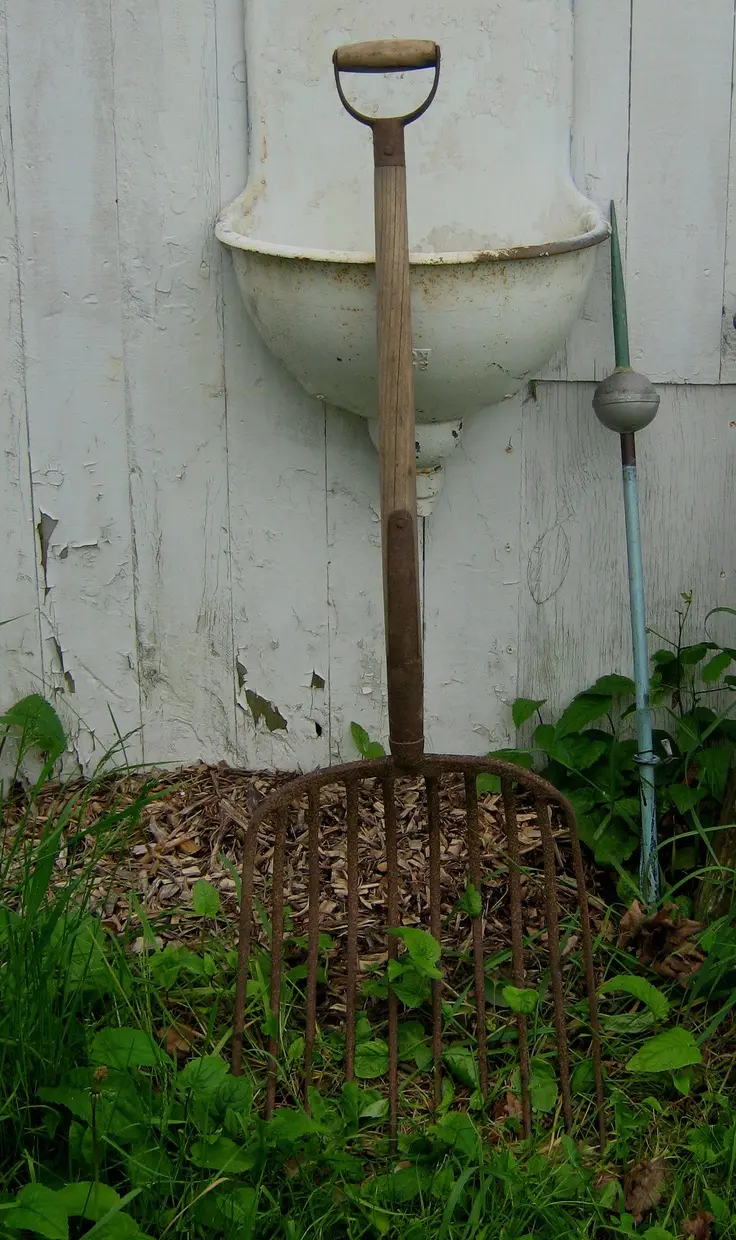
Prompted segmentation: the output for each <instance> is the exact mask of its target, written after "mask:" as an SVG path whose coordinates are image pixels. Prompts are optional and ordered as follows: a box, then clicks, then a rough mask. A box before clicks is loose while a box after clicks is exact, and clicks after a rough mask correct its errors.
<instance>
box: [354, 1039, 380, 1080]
mask: <svg viewBox="0 0 736 1240" xmlns="http://www.w3.org/2000/svg"><path fill="white" fill-rule="evenodd" d="M386 1072H388V1046H387V1045H386V1043H385V1042H384V1041H383V1038H372V1039H371V1041H370V1042H361V1043H360V1045H359V1046H356V1048H355V1075H356V1076H357V1077H358V1079H359V1080H361V1081H370V1080H372V1079H373V1078H374V1077H376V1076H383V1075H384V1074H385V1073H386Z"/></svg>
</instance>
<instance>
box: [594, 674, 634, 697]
mask: <svg viewBox="0 0 736 1240" xmlns="http://www.w3.org/2000/svg"><path fill="white" fill-rule="evenodd" d="M586 692H587V693H594V694H597V695H598V696H599V697H620V696H621V695H622V694H623V693H630V694H631V693H635V692H636V685H635V684H634V682H633V680H632V679H631V677H630V676H619V675H618V674H617V673H614V674H613V675H611V676H599V677H598V679H597V680H596V682H595V684H594V685H591V686H590V688H589V689H587V690H586Z"/></svg>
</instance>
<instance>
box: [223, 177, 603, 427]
mask: <svg viewBox="0 0 736 1240" xmlns="http://www.w3.org/2000/svg"><path fill="white" fill-rule="evenodd" d="M244 198H245V195H241V197H240V198H238V199H236V200H235V202H234V203H232V204H231V205H230V206H229V207H227V208H226V210H225V211H224V212H223V213H222V215H221V217H220V219H219V220H218V222H217V227H216V233H217V236H218V238H219V240H220V241H221V242H222V243H223V244H224V245H226V246H229V247H230V249H231V250H232V255H233V260H234V263H235V270H236V273H237V279H238V284H239V286H240V291H241V293H242V296H243V301H244V302H245V306H246V309H247V310H248V313H249V315H250V317H251V319H252V320H253V322H254V324H255V326H256V328H257V329H258V331H259V333H260V334H261V336H262V337H263V340H264V342H265V344H266V345H267V346H268V348H269V349H270V350H271V352H272V353H274V354H275V355H276V357H278V358H280V360H281V361H282V362H283V364H284V366H285V367H286V369H287V370H288V371H289V373H290V374H292V375H293V376H294V378H295V379H297V380H298V381H299V383H300V384H301V385H302V387H304V388H305V389H306V391H307V392H309V393H310V394H311V395H312V396H316V397H317V398H318V399H320V400H325V401H327V402H329V404H331V405H337V406H338V407H339V408H341V409H347V410H350V412H351V413H357V414H360V415H361V416H362V417H366V418H375V417H376V294H375V280H374V260H373V255H372V254H371V253H369V252H361V251H341V250H308V249H305V250H300V249H297V248H296V247H293V246H279V245H274V244H272V243H270V242H263V241H259V240H258V239H257V238H255V237H252V236H249V235H248V233H247V232H246V231H244V215H245V213H244V207H243V200H244ZM579 223H580V231H579V232H578V233H577V234H576V235H574V236H571V237H569V238H567V239H564V240H561V241H551V242H549V243H548V244H541V245H540V244H537V245H530V246H517V247H515V248H513V249H497V250H469V251H457V252H448V253H412V255H411V296H412V303H411V309H412V329H413V337H414V366H415V376H414V384H415V403H416V420H417V423H420V424H421V423H424V422H448V421H450V420H457V419H463V418H466V417H468V416H469V415H470V414H473V413H476V412H478V411H479V410H481V409H486V408H488V406H491V405H495V404H497V403H498V402H499V401H501V400H504V399H507V398H508V397H510V396H514V395H515V393H516V392H518V390H519V388H521V387H522V386H523V384H524V383H525V382H526V381H527V380H528V379H529V378H530V377H531V376H532V375H534V374H535V373H537V372H538V371H539V369H540V368H541V367H542V366H543V365H544V364H545V363H546V362H547V361H548V360H549V359H550V357H552V355H553V354H554V353H556V351H557V350H558V349H559V347H560V346H561V345H562V343H563V341H564V339H565V337H566V336H567V334H568V332H569V330H570V328H571V327H572V325H573V323H574V322H575V320H576V319H577V318H578V316H579V314H580V311H581V309H582V305H583V302H584V300H585V296H586V293H587V290H588V286H589V283H590V279H591V276H592V272H593V263H594V252H595V251H594V248H595V246H596V245H598V244H599V242H601V241H603V240H604V239H605V238H606V237H608V235H609V229H608V223H607V221H606V220H605V218H604V217H603V215H602V214H601V212H600V211H599V210H598V208H596V207H595V206H594V205H593V204H592V203H587V202H586V203H585V210H584V211H581V215H580V221H579Z"/></svg>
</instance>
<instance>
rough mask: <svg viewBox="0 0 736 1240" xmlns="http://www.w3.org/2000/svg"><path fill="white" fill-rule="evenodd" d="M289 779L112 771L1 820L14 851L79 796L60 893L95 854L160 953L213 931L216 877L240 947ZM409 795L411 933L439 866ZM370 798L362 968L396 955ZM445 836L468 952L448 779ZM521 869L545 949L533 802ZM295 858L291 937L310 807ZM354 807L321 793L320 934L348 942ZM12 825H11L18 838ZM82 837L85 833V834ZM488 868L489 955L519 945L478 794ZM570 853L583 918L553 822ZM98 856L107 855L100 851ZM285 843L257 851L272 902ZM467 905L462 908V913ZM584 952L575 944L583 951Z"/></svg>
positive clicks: (379, 826)
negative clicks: (113, 838)
mask: <svg viewBox="0 0 736 1240" xmlns="http://www.w3.org/2000/svg"><path fill="white" fill-rule="evenodd" d="M287 778H288V777H287V776H285V775H278V774H273V773H257V772H256V773H254V772H248V771H242V770H237V769H233V768H231V767H227V766H226V765H224V764H220V765H217V766H208V765H205V764H198V765H195V766H191V767H187V768H184V769H178V770H175V771H170V772H161V773H158V772H157V773H154V774H152V773H151V772H148V773H147V774H143V775H133V774H126V775H116V776H110V777H108V778H106V779H104V780H102V781H97V782H96V783H94V784H87V785H83V784H81V783H78V784H67V785H65V786H64V787H59V786H55V787H53V786H50V787H48V788H46V789H44V790H43V792H42V793H41V794H40V795H39V796H38V797H37V798H36V800H35V802H34V804H33V805H32V807H31V808H30V810H28V809H27V807H26V806H24V804H23V802H22V800H20V799H19V800H17V801H16V802H12V801H11V802H10V803H6V806H5V810H4V816H3V825H4V828H5V835H4V843H3V841H0V846H4V847H6V848H8V847H9V846H10V841H11V839H12V833H13V827H14V825H15V826H17V825H18V824H19V823H20V822H21V821H22V820H23V818H24V814H25V816H26V817H25V828H24V829H25V830H26V831H32V832H33V833H40V832H41V830H42V829H43V827H44V824H45V823H48V822H49V821H52V820H53V819H54V818H55V817H56V816H58V814H59V812H60V809H61V807H62V806H63V805H64V804H67V803H68V802H69V800H70V798H74V799H75V805H76V806H77V808H75V811H74V813H73V814H72V815H71V818H70V825H69V828H68V829H67V831H66V832H65V843H64V846H63V847H62V849H61V851H60V854H59V858H58V862H57V866H56V872H55V875H54V882H55V884H56V885H59V886H61V885H64V884H65V883H67V882H70V881H73V880H74V878H75V876H78V875H79V874H81V873H82V872H84V871H85V870H86V869H87V868H88V867H89V862H90V859H91V858H93V859H94V865H93V878H92V891H91V907H92V909H93V910H94V911H96V912H98V913H99V915H100V916H101V917H102V919H103V921H104V924H105V925H106V926H107V927H108V928H109V929H110V930H111V931H112V932H113V933H115V934H123V933H124V932H126V933H128V934H130V932H131V930H133V932H134V945H136V944H137V946H138V948H139V950H143V946H144V940H143V937H142V936H139V937H138V938H137V939H136V938H135V931H136V928H140V918H139V916H138V913H137V911H136V902H139V903H140V907H141V908H142V909H144V910H145V913H146V914H147V916H148V918H149V919H150V921H151V924H152V926H153V927H154V929H155V932H156V935H157V939H158V941H159V942H160V944H162V945H163V944H165V943H168V942H187V941H194V940H195V939H197V938H198V937H199V935H200V933H201V922H200V921H199V919H197V918H195V917H194V915H193V911H192V888H193V886H194V884H195V883H196V882H197V880H198V879H201V878H205V879H207V880H208V881H209V882H210V883H212V884H213V886H214V887H215V888H216V889H217V891H218V892H219V895H220V899H221V905H222V911H221V914H220V917H219V920H218V933H220V934H221V935H222V936H223V938H224V939H225V940H226V941H227V943H228V945H231V944H234V942H235V938H236V920H237V897H236V877H235V874H234V872H233V867H235V869H236V870H237V871H239V869H240V861H241V851H242V844H243V839H244V835H245V832H246V831H247V830H248V826H249V822H250V815H251V807H252V805H253V804H254V803H257V801H259V800H260V798H261V797H263V796H265V795H267V794H268V793H269V792H271V791H272V790H274V789H275V788H277V787H279V786H282V785H283V784H284V782H285V781H286V780H287ZM401 784H402V788H401V796H400V797H399V799H398V804H397V811H398V814H399V821H398V850H399V871H400V883H399V888H400V915H401V921H402V923H403V924H405V925H415V926H416V925H421V926H424V928H428V925H429V916H428V884H429V858H428V847H427V832H426V816H425V812H424V808H423V799H422V790H421V784H420V781H419V780H416V781H411V780H402V781H401ZM144 787H147V789H148V796H147V797H145V798H143V799H142V804H141V806H140V809H139V811H138V812H137V814H136V815H135V817H134V818H133V819H132V821H131V822H128V823H126V824H124V825H123V827H121V836H122V837H123V838H122V841H121V842H119V844H118V846H117V847H115V848H113V850H111V851H109V852H101V850H100V849H99V847H98V846H97V843H96V833H95V830H94V828H95V825H96V824H98V823H100V822H101V821H102V820H103V818H104V816H105V815H109V814H110V813H112V812H115V813H120V812H123V811H125V810H126V808H129V807H131V806H132V805H133V804H134V803H135V801H136V798H138V797H140V796H141V792H142V790H143V789H144ZM364 788H365V789H366V790H365V791H362V792H361V799H360V856H359V874H360V892H359V905H360V929H359V935H360V941H359V955H360V967H361V969H362V970H365V969H366V968H368V967H369V966H370V965H371V963H373V962H376V961H379V960H381V959H385V952H386V936H385V908H386V863H385V856H384V836H383V805H382V802H381V797H380V789H379V788H377V789H376V790H375V793H374V792H373V791H372V790H371V788H370V786H367V785H366V786H364ZM440 808H441V823H442V827H441V831H442V853H441V870H442V890H443V902H442V915H443V924H444V930H443V947H444V948H445V949H449V950H451V951H453V950H454V951H462V952H464V951H467V950H468V948H469V946H470V922H469V919H468V917H467V916H465V915H464V914H463V913H461V912H459V911H457V910H455V906H456V903H457V900H458V899H459V898H460V897H461V895H462V893H463V891H464V890H465V887H466V882H467V872H466V861H467V852H466V845H465V838H464V830H465V815H464V809H463V787H462V780H461V779H460V778H458V779H456V780H454V781H453V779H452V778H451V777H450V778H448V779H446V780H444V781H443V784H442V790H441V802H440ZM518 817H519V834H520V843H521V858H522V865H523V866H524V868H525V873H524V875H523V877H522V890H523V920H524V930H525V933H528V934H529V933H531V934H534V932H535V931H537V932H540V933H539V935H538V937H539V941H540V943H541V944H543V943H544V941H545V934H544V930H543V927H544V905H543V891H544V886H543V875H542V853H541V841H540V832H539V827H538V825H537V821H536V815H535V813H534V810H533V807H529V808H528V809H527V810H525V809H524V806H523V804H522V806H521V812H520V813H519V816H518ZM292 819H293V821H292V824H291V827H290V834H289V838H288V846H287V851H286V875H285V889H286V890H285V896H286V902H287V904H288V906H289V908H290V910H291V918H292V923H293V932H294V933H295V934H304V933H306V914H307V903H308V900H307V827H306V822H305V814H304V806H303V805H299V806H297V810H296V813H295V814H294V815H292ZM343 824H344V804H343V802H342V798H341V796H340V795H339V794H337V793H335V794H332V793H331V792H329V791H328V792H327V793H323V814H322V830H321V838H320V873H321V903H320V929H321V930H322V931H324V932H326V933H328V934H330V935H332V936H333V937H334V938H335V939H336V946H337V947H339V946H340V942H341V940H342V939H344V935H345V930H346V919H347V858H346V842H345V832H344V825H343ZM8 828H10V830H8ZM80 828H83V829H85V831H86V833H85V834H84V835H82V836H81V837H80ZM479 830H480V835H481V862H482V867H483V874H484V884H483V902H484V945H485V950H486V952H487V953H492V952H496V951H504V950H506V949H508V948H509V946H510V931H509V917H508V882H507V874H508V870H507V864H506V854H505V840H504V828H503V819H502V814H501V807H500V798H499V797H496V796H493V795H486V796H483V797H481V798H479ZM554 834H555V847H556V851H557V855H558V874H559V876H560V881H559V893H558V902H559V906H560V912H561V914H562V915H563V916H564V915H565V914H567V913H570V914H574V912H575V910H576V908H577V895H576V892H575V884H574V882H573V880H572V865H571V860H570V856H569V850H568V847H567V840H566V836H565V831H564V829H563V828H562V827H561V826H560V825H559V824H558V825H557V826H555V827H554ZM95 853H97V854H98V855H97V856H95ZM272 863H273V847H272V839H271V837H270V835H269V832H268V830H267V829H265V830H264V832H263V837H262V840H261V843H260V844H259V849H258V857H257V866H256V881H255V892H256V895H257V896H258V898H259V899H260V900H262V901H263V902H264V903H265V904H268V903H269V896H268V892H269V879H270V875H271V872H272ZM587 881H588V889H589V894H590V896H591V902H592V905H593V911H594V916H595V912H596V909H599V908H602V907H603V905H602V903H601V901H599V900H598V899H597V897H596V894H595V881H594V875H593V873H592V871H591V872H590V873H589V874H588V875H587ZM454 910H455V911H454ZM569 946H570V948H571V949H572V948H574V946H576V943H571V944H570V945H569Z"/></svg>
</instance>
